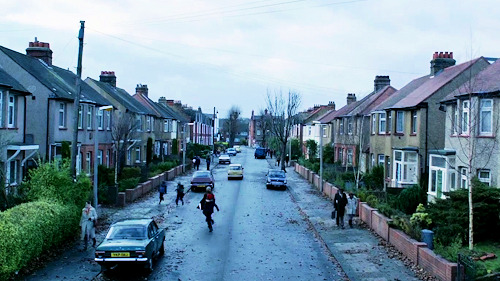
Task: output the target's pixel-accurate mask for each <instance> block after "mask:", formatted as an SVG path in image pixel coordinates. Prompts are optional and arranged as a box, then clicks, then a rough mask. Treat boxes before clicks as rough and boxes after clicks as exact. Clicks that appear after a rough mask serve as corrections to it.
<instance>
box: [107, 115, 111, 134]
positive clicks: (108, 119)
mask: <svg viewBox="0 0 500 281" xmlns="http://www.w3.org/2000/svg"><path fill="white" fill-rule="evenodd" d="M106 130H108V131H110V130H111V111H110V110H106Z"/></svg>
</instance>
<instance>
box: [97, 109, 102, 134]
mask: <svg viewBox="0 0 500 281" xmlns="http://www.w3.org/2000/svg"><path fill="white" fill-rule="evenodd" d="M97 128H98V129H99V130H102V129H103V128H104V111H103V110H98V111H97Z"/></svg>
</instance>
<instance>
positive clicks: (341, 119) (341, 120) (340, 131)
mask: <svg viewBox="0 0 500 281" xmlns="http://www.w3.org/2000/svg"><path fill="white" fill-rule="evenodd" d="M339 134H341V135H343V134H344V119H343V118H340V119H339Z"/></svg>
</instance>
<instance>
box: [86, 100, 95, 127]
mask: <svg viewBox="0 0 500 281" xmlns="http://www.w3.org/2000/svg"><path fill="white" fill-rule="evenodd" d="M93 113H94V107H93V106H91V105H89V106H88V111H87V130H92V115H93Z"/></svg>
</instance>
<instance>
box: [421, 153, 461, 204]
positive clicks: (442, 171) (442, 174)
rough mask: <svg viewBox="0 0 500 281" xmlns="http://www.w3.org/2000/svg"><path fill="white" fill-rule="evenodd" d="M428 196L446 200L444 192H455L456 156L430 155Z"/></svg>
mask: <svg viewBox="0 0 500 281" xmlns="http://www.w3.org/2000/svg"><path fill="white" fill-rule="evenodd" d="M429 161H430V162H429V188H428V194H430V195H433V196H434V197H436V198H444V192H449V191H452V190H455V180H456V171H455V155H438V154H430V155H429Z"/></svg>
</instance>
